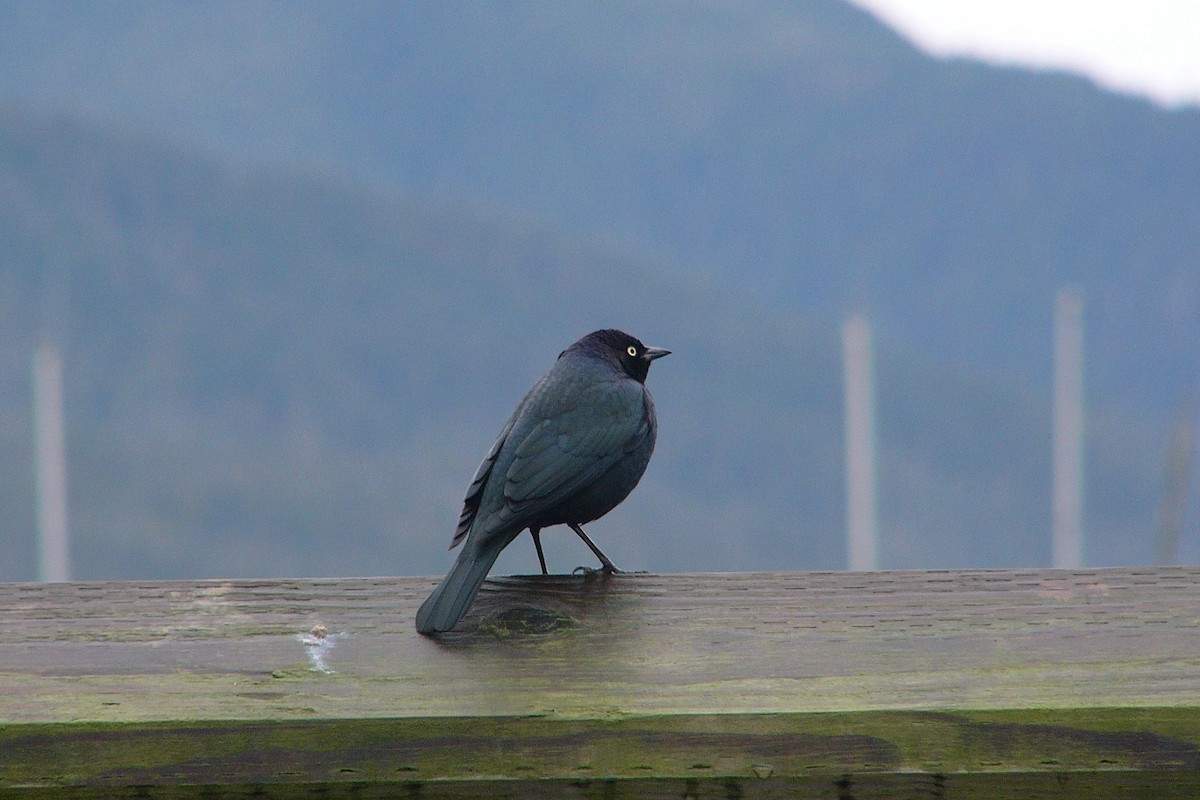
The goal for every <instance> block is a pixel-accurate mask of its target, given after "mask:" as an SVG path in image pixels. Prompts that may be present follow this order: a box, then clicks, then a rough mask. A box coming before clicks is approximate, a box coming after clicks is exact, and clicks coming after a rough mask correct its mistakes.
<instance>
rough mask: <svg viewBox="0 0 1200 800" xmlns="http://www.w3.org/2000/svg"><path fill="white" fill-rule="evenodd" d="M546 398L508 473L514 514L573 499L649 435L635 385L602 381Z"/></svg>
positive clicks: (639, 391)
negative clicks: (535, 422)
mask: <svg viewBox="0 0 1200 800" xmlns="http://www.w3.org/2000/svg"><path fill="white" fill-rule="evenodd" d="M546 399H547V400H548V402H547V403H545V404H541V405H542V408H540V409H537V411H540V412H541V413H540V414H539V416H540V417H541V422H540V423H539V424H537V425H536V426H534V427H533V428H532V429H531V430H529V431H528V432H527V433H525V434H524V435H523V436H522V438H521V441H520V442H519V443H518V444H517V449H516V454H515V456H514V458H513V460H512V463H511V465H509V467H508V469H507V471H506V474H505V482H504V497H505V500H506V501H507V502H506V505H507V507H508V511H509V513H510V514H511V515H512V516H526V515H530V516H531V515H535V514H537V513H538V512H540V511H543V510H546V509H549V508H551V507H553V506H554V505H555V504H556V503H560V502H562V501H563V500H565V499H567V498H569V497H570V496H571V495H573V494H575V493H576V492H578V491H579V490H580V489H582V488H583V487H585V486H587V485H588V484H589V483H591V482H592V481H594V480H596V479H597V478H599V477H600V476H601V475H603V474H604V473H605V472H606V471H607V470H608V469H609V468H610V467H612V466H613V464H615V463H616V462H617V461H619V460H620V459H621V458H622V457H623V456H624V455H625V454H626V453H627V452H629V451H630V450H632V449H634V448H635V447H637V445H638V444H640V443H641V442H642V441H643V440H644V439H645V437H646V436H647V435H648V433H649V421H648V416H647V413H646V401H645V390H644V389H643V388H642V385H641V384H640V383H637V382H636V381H630V380H619V381H604V382H601V383H596V384H592V385H590V386H588V387H586V388H584V389H583V390H582V391H580V390H578V389H577V390H576V391H573V392H568V393H563V394H562V395H560V396H558V397H548V398H546ZM531 410H532V409H531Z"/></svg>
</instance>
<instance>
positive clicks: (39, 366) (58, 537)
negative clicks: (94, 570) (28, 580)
mask: <svg viewBox="0 0 1200 800" xmlns="http://www.w3.org/2000/svg"><path fill="white" fill-rule="evenodd" d="M33 442H34V461H35V462H36V469H37V474H36V487H37V523H38V554H39V558H40V561H39V570H38V579H39V580H42V581H50V582H61V581H68V580H70V579H71V570H70V557H69V552H68V547H67V469H66V448H65V446H64V443H63V395H62V360H61V359H60V358H59V355H58V351H57V350H56V349H55V347H54V346H53V345H51V344H41V345H39V346H38V348H37V350H35V351H34V354H33Z"/></svg>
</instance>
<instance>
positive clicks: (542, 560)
mask: <svg viewBox="0 0 1200 800" xmlns="http://www.w3.org/2000/svg"><path fill="white" fill-rule="evenodd" d="M529 535H530V536H532V537H533V546H534V547H536V548H537V553H538V563H539V564H541V565H542V574H543V575H549V574H550V573H549V572H548V571H547V570H546V556H545V554H543V553H542V529H541V528H530V529H529Z"/></svg>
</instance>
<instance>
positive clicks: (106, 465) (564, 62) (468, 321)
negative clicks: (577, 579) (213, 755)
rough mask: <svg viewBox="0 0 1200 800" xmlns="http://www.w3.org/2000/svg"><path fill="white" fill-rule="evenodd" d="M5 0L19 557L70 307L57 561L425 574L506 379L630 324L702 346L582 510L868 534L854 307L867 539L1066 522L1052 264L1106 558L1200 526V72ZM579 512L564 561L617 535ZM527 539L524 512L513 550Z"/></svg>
mask: <svg viewBox="0 0 1200 800" xmlns="http://www.w3.org/2000/svg"><path fill="white" fill-rule="evenodd" d="M872 5H873V6H876V7H882V6H883V5H884V4H883V3H874V4H872ZM0 18H2V19H3V20H4V24H3V26H0V257H2V259H3V263H2V264H0V510H2V511H3V513H2V514H0V580H5V581H19V580H34V579H36V578H37V577H38V575H39V551H38V545H37V539H36V531H37V519H38V498H39V490H38V486H39V484H38V482H37V481H36V480H35V475H36V473H37V470H36V468H35V459H34V452H35V436H34V430H35V427H36V426H35V422H36V420H35V416H38V415H41V416H42V418H43V419H44V418H45V417H46V415H47V414H49V417H50V418H51V419H53V416H54V415H53V412H52V410H51V411H47V410H46V408H45V407H44V406H43V407H42V408H41V409H40V410H39V411H38V414H35V412H34V402H33V396H34V392H33V384H34V381H33V377H32V375H33V367H32V364H33V363H34V353H35V351H37V349H38V348H39V346H41V347H43V348H45V347H50V348H52V350H51V351H47V350H45V349H43V350H42V351H41V352H43V353H45V352H53V353H56V354H57V356H58V358H59V359H60V363H61V373H60V374H61V378H62V391H61V395H60V396H61V398H62V409H63V422H64V424H63V427H62V431H63V436H62V438H61V442H62V448H61V452H65V465H66V467H65V474H66V495H65V496H66V508H67V514H66V518H67V520H68V521H69V530H70V575H71V577H73V578H81V579H107V578H176V577H236V576H326V575H366V574H375V575H377V574H401V575H420V574H434V573H442V572H444V571H445V569H446V568H447V566H448V564H449V563H450V560H451V556H450V554H448V553H447V552H446V547H447V546H448V544H449V541H450V535H451V532H452V530H453V528H454V525H455V523H456V521H457V518H458V513H459V508H460V503H461V500H462V495H463V492H464V490H465V488H466V485H467V483H468V481H469V479H470V477H471V475H472V474H473V472H474V470H475V468H476V466H477V465H478V463H479V460H480V459H481V458H482V456H483V454H484V453H485V452H486V450H487V448H488V447H489V446H490V444H491V442H492V440H493V438H494V436H495V434H496V433H497V432H498V431H499V429H500V427H501V425H502V424H503V422H504V420H505V419H506V418H507V415H508V414H509V412H510V411H511V409H512V407H513V406H514V405H515V403H516V402H517V401H518V400H519V399H520V397H521V396H522V395H523V393H524V392H525V390H526V389H527V388H528V387H529V385H531V384H532V382H533V381H534V380H535V379H536V378H537V377H538V376H539V375H540V374H542V373H543V372H544V371H545V370H546V369H547V368H549V366H550V365H551V364H552V362H553V360H554V358H555V357H556V356H557V354H558V353H559V351H560V350H561V349H563V348H564V347H565V346H567V345H568V344H570V343H571V342H572V341H574V340H575V339H576V338H578V337H579V336H581V335H583V334H585V333H587V332H589V331H591V330H593V329H595V328H598V327H609V326H613V327H620V328H623V329H625V330H628V331H629V332H631V333H633V334H634V335H636V336H638V337H639V338H641V339H642V340H643V341H645V342H646V343H648V344H653V345H657V346H661V347H667V348H670V349H671V350H673V351H674V355H672V356H671V357H670V358H669V359H666V360H664V361H660V362H658V363H657V364H656V365H655V368H654V370H653V371H652V373H651V375H650V379H649V381H648V385H649V387H650V389H651V391H652V392H653V394H654V396H655V398H656V401H657V405H658V412H659V420H660V433H659V446H658V451H657V452H656V454H655V457H654V460H653V461H652V462H651V465H650V468H649V471H648V473H647V475H646V477H645V479H644V480H643V481H642V484H641V486H640V487H639V488H638V489H637V490H636V491H635V492H634V494H633V495H632V496H631V498H630V499H629V500H628V501H627V502H626V503H625V504H623V505H622V506H620V507H619V508H618V509H617V510H616V511H614V512H613V513H611V514H610V515H609V516H608V517H606V518H604V519H603V520H601V521H598V522H596V523H593V524H592V525H591V526H589V532H590V533H591V535H592V537H593V538H594V539H595V540H596V541H597V543H598V544H600V545H601V546H602V547H603V548H604V549H605V550H606V551H607V552H608V554H609V555H611V556H612V557H613V559H614V561H616V563H617V564H618V565H620V566H623V567H625V568H629V569H647V570H652V571H731V570H795V569H840V568H844V567H845V566H846V565H847V544H846V527H847V490H846V488H845V487H846V473H847V465H846V456H845V448H844V439H845V419H846V412H845V410H844V407H843V399H844V389H843V385H844V384H843V381H844V368H843V358H842V356H843V342H842V336H843V324H844V323H845V321H846V320H847V319H848V318H850V317H851V315H859V318H861V319H863V320H865V321H867V322H868V323H869V326H870V341H871V344H872V346H871V348H870V350H871V355H872V364H873V366H872V376H871V377H872V380H871V381H870V383H869V387H870V394H871V396H872V397H873V398H874V400H875V404H874V408H873V409H872V410H871V413H870V419H872V420H873V426H874V454H875V457H876V458H875V460H873V461H872V462H871V470H870V471H871V474H872V475H873V478H874V484H873V486H874V489H875V500H874V502H873V504H872V511H871V513H872V514H873V516H874V524H875V525H876V528H877V532H878V545H877V547H878V550H877V557H876V565H877V566H881V567H885V568H906V567H1001V566H1044V565H1049V564H1050V563H1051V553H1052V550H1051V537H1050V531H1051V519H1052V509H1051V506H1052V496H1053V490H1052V485H1053V480H1052V473H1053V469H1052V463H1053V454H1052V419H1053V416H1054V414H1053V413H1052V408H1053V403H1052V395H1053V385H1054V313H1055V303H1056V297H1058V296H1059V293H1060V291H1062V290H1063V289H1064V288H1068V289H1069V290H1070V291H1071V292H1075V293H1076V294H1075V295H1073V296H1076V297H1078V298H1080V299H1081V304H1082V305H1081V307H1082V325H1083V328H1082V330H1083V350H1082V352H1083V356H1082V361H1083V373H1082V374H1083V401H1082V403H1083V416H1082V419H1081V437H1082V439H1081V441H1082V443H1083V450H1082V453H1083V455H1082V480H1083V484H1082V487H1083V488H1082V512H1081V522H1080V527H1081V529H1082V534H1083V545H1082V554H1083V555H1082V559H1083V562H1084V563H1086V564H1089V565H1116V564H1140V563H1150V562H1153V561H1155V560H1164V559H1166V560H1176V559H1178V560H1183V561H1191V562H1194V561H1196V560H1197V559H1198V558H1200V533H1198V527H1200V503H1198V502H1197V499H1196V498H1197V494H1198V493H1197V491H1196V489H1197V486H1196V484H1197V479H1196V477H1195V474H1194V470H1192V468H1191V467H1192V461H1194V458H1193V457H1192V447H1191V444H1190V440H1189V438H1188V437H1189V436H1190V435H1191V431H1192V427H1193V426H1194V424H1195V420H1196V416H1197V412H1196V401H1195V396H1194V391H1195V389H1196V381H1197V377H1198V375H1200V372H1198V366H1200V363H1198V362H1200V352H1198V349H1200V348H1198V343H1200V105H1197V101H1196V99H1195V98H1189V97H1174V98H1168V99H1166V100H1164V99H1163V97H1161V96H1160V97H1155V96H1153V95H1152V94H1150V93H1149V91H1145V92H1140V90H1138V89H1136V88H1131V87H1129V86H1125V87H1121V91H1119V92H1118V91H1114V90H1113V89H1110V88H1105V87H1104V86H1101V85H1099V84H1097V83H1096V82H1094V80H1093V79H1092V78H1089V77H1087V76H1084V75H1081V74H1074V73H1070V72H1066V71H1047V70H1041V69H1039V70H1035V69H1031V68H1028V67H1024V66H1015V65H1011V64H1010V65H1005V66H1000V65H997V64H995V63H987V62H984V61H981V60H976V59H974V58H968V57H958V56H947V55H945V52H946V51H945V49H944V48H943V50H941V51H939V50H937V48H935V47H932V46H930V45H928V44H927V45H926V46H927V47H931V49H930V50H922V49H920V48H919V47H918V45H917V44H914V43H912V41H910V40H909V39H907V38H905V36H906V35H913V36H915V35H916V34H914V33H913V32H912V31H911V30H908V29H905V31H906V32H905V33H904V34H902V33H899V32H897V31H896V30H894V29H893V28H891V27H889V25H888V24H887V23H885V22H884V21H881V19H879V18H877V17H875V16H873V15H872V11H871V10H870V9H868V8H867V7H865V6H856V5H852V4H849V3H846V2H840V0H795V1H794V2H768V1H765V0H764V1H763V2H728V3H726V2H710V3H681V2H662V3H643V2H607V3H595V4H591V3H589V4H574V3H558V2H545V3H539V2H516V3H452V2H438V3H428V4H416V3H412V4H410V3H393V2H338V3H304V2H290V3H266V2H242V1H241V0H239V1H238V2H207V3H185V2H179V3H175V2H144V3H141V2H107V1H106V2H90V1H89V0H78V1H77V2H70V3H65V2H64V3H59V2H37V3H34V2H0ZM887 18H888V19H889V20H890V21H891V22H893V23H895V24H901V22H902V21H903V20H901V18H900V17H896V16H889V17H887ZM1017 60H1018V61H1019V59H1017ZM1107 85H1108V84H1106V86H1107ZM1139 92H1140V93H1139ZM53 374H54V372H53V370H50V371H49V372H47V373H44V374H43V378H42V383H41V384H40V386H41V387H42V388H41V395H40V396H41V397H42V400H41V402H42V403H43V404H45V403H50V404H51V405H53V397H54V396H55V392H53V391H49V390H47V389H46V386H47V385H48V384H47V383H46V380H47V379H46V377H45V375H51V376H53ZM50 383H51V384H52V383H53V381H52V380H51V381H50ZM48 391H49V394H47V392H48ZM46 397H50V400H47V399H46ZM50 427H51V428H53V426H52V425H51V426H50ZM52 438H53V437H52ZM49 449H50V451H51V452H53V451H54V450H55V447H54V445H53V443H51V445H50V447H49ZM41 492H42V496H43V500H44V495H45V493H46V492H47V489H46V486H45V485H44V481H43V484H42V485H41ZM561 530H562V533H561V535H558V533H557V531H551V532H548V533H547V535H546V536H545V537H544V539H545V540H546V544H547V555H548V558H549V560H550V562H551V569H552V570H557V571H568V570H570V569H571V568H573V567H574V566H576V565H578V564H590V563H591V562H592V558H591V556H590V554H589V553H587V552H586V551H585V550H584V549H583V548H582V546H581V545H580V544H579V542H578V541H577V540H576V538H575V537H574V536H573V535H571V534H570V532H569V531H566V529H561ZM1164 536H1165V537H1166V539H1165V541H1168V542H1172V543H1173V549H1171V548H1168V549H1167V550H1165V551H1164V550H1163V548H1162V546H1161V544H1162V541H1164V538H1163V537H1164ZM1172 537H1173V538H1172ZM536 569H537V562H536V559H535V556H534V552H533V548H532V546H529V544H528V539H527V538H526V539H522V540H519V541H518V542H517V543H516V544H514V546H513V547H511V548H509V551H508V552H506V554H505V555H504V557H503V559H502V561H501V562H500V563H499V564H498V566H497V568H496V570H495V571H496V572H530V571H536Z"/></svg>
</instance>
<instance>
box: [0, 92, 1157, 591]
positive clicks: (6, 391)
mask: <svg viewBox="0 0 1200 800" xmlns="http://www.w3.org/2000/svg"><path fill="white" fill-rule="evenodd" d="M0 187H2V189H3V197H4V198H6V200H5V202H4V203H3V204H0V243H2V244H3V249H4V252H6V253H8V254H9V259H8V262H7V264H6V268H5V269H4V270H3V271H0V276H2V277H0V343H2V345H3V346H2V348H0V386H2V387H3V393H2V397H3V398H4V399H3V407H2V408H0V411H2V412H3V413H2V414H0V420H3V424H2V425H0V435H2V436H3V441H2V443H0V454H2V458H0V470H3V473H2V480H0V485H3V486H4V493H5V494H4V501H5V504H6V508H8V509H10V513H9V514H6V515H5V517H4V519H3V520H0V540H2V542H3V547H4V550H5V552H6V553H7V554H8V557H7V558H6V559H5V560H4V561H3V565H2V566H0V570H2V571H3V574H2V575H0V577H3V578H5V579H18V578H30V577H32V571H33V563H34V556H33V551H32V546H31V543H30V540H31V527H32V526H31V521H32V520H31V517H32V508H33V499H32V491H31V481H30V479H29V477H28V475H29V473H30V471H31V469H30V466H29V459H28V455H27V453H28V441H29V440H28V436H29V434H28V410H27V403H26V400H25V398H26V397H27V381H28V377H27V376H28V367H27V358H28V353H29V351H30V349H31V347H32V343H33V341H34V340H35V332H36V331H37V330H38V329H39V317H40V318H42V319H48V320H50V321H49V323H48V324H46V325H45V326H43V327H45V328H47V329H49V330H51V331H56V332H57V335H58V336H59V337H60V338H61V340H62V341H64V342H65V352H66V357H65V360H66V364H67V367H68V369H67V402H68V436H69V441H68V448H69V457H70V478H71V501H72V503H71V515H72V522H73V529H74V533H75V537H76V539H75V555H76V563H77V565H78V566H77V572H78V574H79V575H81V576H86V577H118V576H120V577H129V576H183V575H234V574H237V575H245V574H255V575H282V574H346V573H372V572H374V573H380V572H383V573H428V572H435V571H438V570H439V569H441V568H442V567H443V566H444V565H445V563H446V560H447V556H446V554H445V553H444V547H445V546H446V545H447V544H448V536H449V532H450V530H451V528H452V525H453V521H454V519H455V517H456V514H457V506H458V503H459V502H460V500H461V493H462V491H463V487H464V486H465V482H466V481H467V480H468V479H469V477H470V475H471V473H472V471H473V470H474V467H475V466H476V464H477V461H478V459H479V458H480V457H481V456H482V454H483V452H484V451H485V450H486V448H487V446H488V445H489V444H490V441H491V438H492V436H494V434H495V432H496V431H497V430H498V428H499V426H500V424H501V423H502V422H503V420H504V418H505V416H506V415H507V413H508V411H509V410H510V409H511V407H512V405H513V404H514V403H515V402H516V400H517V399H519V397H520V395H521V394H522V393H523V392H524V390H525V389H526V388H527V387H528V385H529V384H530V383H531V382H532V381H533V380H534V379H535V378H536V377H537V375H538V374H540V373H541V372H542V371H543V370H544V369H546V368H547V367H548V365H549V364H550V363H551V362H552V360H553V359H554V357H555V356H556V355H557V353H558V350H559V349H561V348H562V346H564V345H565V344H567V343H569V342H570V341H572V340H573V339H574V338H575V337H577V336H579V335H581V334H582V333H585V332H587V331H589V330H591V329H593V328H596V327H600V326H602V325H617V326H620V327H623V328H627V329H628V330H631V331H634V332H636V333H637V334H639V335H640V336H642V337H643V338H644V339H645V340H646V341H648V342H654V343H657V344H661V345H664V346H669V347H671V348H672V349H674V350H675V351H676V354H675V355H673V356H671V358H669V359H667V360H665V361H663V362H660V364H659V365H657V366H656V368H655V370H654V374H653V375H652V376H651V387H652V389H653V391H654V393H655V395H656V397H657V398H658V404H659V411H660V418H661V422H662V430H661V440H660V448H659V452H658V453H657V455H656V457H655V460H654V462H653V463H652V465H651V469H650V471H649V474H648V476H647V478H646V480H645V481H644V482H643V485H642V486H641V487H640V488H639V489H638V491H637V492H636V493H635V495H634V497H633V498H631V499H630V501H629V502H627V503H626V504H625V505H623V506H622V507H621V508H620V509H619V510H618V511H616V512H614V513H613V514H612V515H610V517H609V518H606V519H605V520H604V521H602V522H601V523H597V526H596V529H595V531H594V533H595V535H596V536H598V537H599V538H600V539H601V540H602V541H604V542H605V547H606V549H608V550H609V552H610V554H611V555H613V557H614V558H615V559H617V561H618V563H621V562H624V563H627V564H630V565H631V566H637V567H645V568H649V569H657V570H677V569H697V570H734V569H768V568H779V569H782V568H801V567H827V568H832V567H837V566H840V565H841V564H842V563H844V562H843V559H844V556H843V546H842V538H841V537H842V533H841V531H842V505H843V500H842V491H841V474H842V462H841V412H840V398H841V389H840V380H841V373H840V366H839V363H838V354H839V346H838V341H837V337H836V334H835V331H834V330H833V329H832V328H830V327H829V326H827V325H825V324H824V323H823V322H820V321H819V320H814V319H810V318H806V317H805V316H803V315H801V314H797V313H788V312H785V311H781V310H779V309H778V308H775V307H772V306H769V305H766V304H763V303H762V302H760V301H759V300H757V299H755V297H754V296H753V295H752V293H751V292H748V291H747V292H738V291H734V290H731V289H730V288H729V287H727V286H724V285H722V284H719V283H718V282H717V281H716V280H714V279H713V278H711V277H707V276H705V275H703V274H700V273H698V272H697V271H696V270H694V269H684V268H682V267H679V266H676V265H673V264H671V263H668V262H665V261H662V260H657V261H652V260H649V259H647V258H645V257H644V256H640V255H638V254H636V253H633V252H630V251H628V250H626V249H623V248H620V247H617V246H614V245H613V244H611V243H606V242H603V241H600V240H597V239H591V240H588V239H580V238H577V237H574V236H568V235H566V234H564V233H562V232H561V231H558V230H555V229H554V228H552V227H549V226H546V225H544V224H540V223H537V222H535V221H533V220H530V219H528V218H520V217H516V216H512V215H501V214H496V213H488V212H486V211H484V210H481V209H474V210H472V209H466V208H463V207H454V206H451V205H448V204H436V203H417V202H415V201H414V200H413V199H412V198H405V197H402V196H399V195H395V194H382V193H376V192H370V191H365V190H362V189H356V188H354V187H353V186H349V185H346V184H339V183H336V182H332V181H329V180H327V179H323V178H319V177H314V176H311V175H307V176H306V175H300V174H290V175H289V174H281V173H278V172H268V171H250V170H246V169H243V168H240V167H235V166H231V165H229V164H222V163H219V162H214V161H211V160H207V159H204V158H197V157H195V156H192V155H189V154H188V153H186V152H184V151H182V150H180V149H177V148H171V147H165V146H161V145H157V144H154V143H152V142H149V141H147V140H143V139H132V138H125V137H112V136H107V135H104V134H100V133H97V132H95V131H93V130H91V129H88V128H83V127H79V126H78V125H76V124H74V123H72V122H70V121H67V120H63V119H60V118H44V117H40V116H36V115H25V114H16V113H12V112H9V113H6V114H4V115H3V117H2V123H0ZM880 349H881V362H882V365H881V368H880V372H881V375H880V393H881V395H882V397H883V400H882V402H881V409H880V426H881V431H882V443H881V451H882V459H883V462H882V465H881V480H882V516H883V528H884V530H885V535H886V538H887V541H886V543H885V545H884V553H885V562H886V563H888V564H889V565H893V566H900V565H962V564H974V565H979V564H990V565H998V564H1035V563H1042V562H1044V561H1045V559H1046V554H1047V552H1048V545H1047V544H1046V541H1045V529H1046V526H1047V520H1048V516H1049V503H1048V484H1047V471H1048V467H1047V465H1048V461H1049V452H1048V440H1049V428H1048V422H1047V414H1046V413H1045V411H1044V409H1045V407H1046V405H1047V398H1046V397H1045V395H1044V393H1043V392H1040V391H1038V390H1036V389H1020V388H1013V387H1011V386H1006V385H1004V384H1002V383H1000V382H997V381H993V380H991V379H987V378H981V377H970V376H963V375H955V374H953V373H952V372H949V371H947V370H945V369H944V368H938V367H936V366H934V365H932V363H931V362H929V361H928V360H925V359H917V358H914V356H913V355H912V354H911V353H909V352H906V351H899V350H896V349H895V348H892V347H888V346H886V345H884V346H882V347H881V348H880ZM1094 428H1095V430H1096V431H1097V432H1098V433H1099V436H1098V438H1097V439H1096V443H1095V444H1094V445H1093V452H1092V454H1091V461H1090V463H1093V464H1097V465H1099V468H1098V469H1096V470H1095V471H1094V474H1093V478H1092V485H1093V486H1094V487H1096V488H1095V492H1096V494H1097V495H1098V496H1099V497H1114V498H1119V502H1118V503H1117V504H1116V506H1115V507H1114V508H1107V507H1102V508H1103V513H1099V514H1094V515H1093V517H1092V519H1091V526H1090V527H1091V530H1090V531H1089V533H1091V534H1092V535H1094V551H1093V553H1092V555H1093V558H1095V559H1096V560H1101V561H1128V560H1142V559H1144V558H1146V557H1147V555H1148V550H1149V544H1148V538H1147V535H1146V534H1147V533H1148V531H1149V523H1150V516H1149V515H1150V514H1151V513H1152V504H1153V495H1154V492H1155V489H1156V482H1157V480H1156V479H1157V474H1156V464H1157V459H1158V457H1159V452H1158V451H1159V450H1160V449H1161V445H1160V442H1161V438H1160V435H1159V434H1158V433H1157V432H1156V431H1155V429H1154V428H1153V427H1152V426H1150V427H1147V425H1145V424H1141V423H1136V421H1135V420H1133V419H1132V418H1130V417H1128V416H1122V417H1120V418H1119V419H1116V420H1114V421H1113V422H1111V423H1109V422H1105V421H1104V420H1097V421H1096V424H1095V425H1094ZM550 545H551V558H552V559H554V561H555V565H556V567H558V568H568V567H572V566H574V565H575V564H576V563H580V562H581V561H586V559H585V558H584V556H585V554H584V553H581V552H579V548H577V547H574V546H573V543H572V542H571V541H570V539H569V537H564V538H561V539H560V538H558V537H551V542H550ZM531 553H532V548H530V549H529V552H523V551H522V548H521V547H520V546H518V547H516V548H515V549H514V553H513V554H512V555H510V556H506V561H505V562H504V563H502V564H501V567H500V568H501V569H512V570H528V569H530V568H531V565H532V562H531V561H530V556H531Z"/></svg>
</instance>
